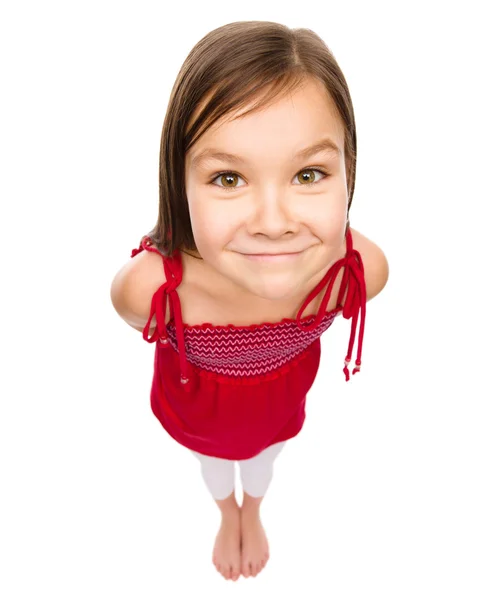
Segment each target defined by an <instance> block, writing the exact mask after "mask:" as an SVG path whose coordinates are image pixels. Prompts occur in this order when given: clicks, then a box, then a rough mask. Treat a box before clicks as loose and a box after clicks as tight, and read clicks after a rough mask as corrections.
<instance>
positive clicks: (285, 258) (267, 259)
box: [243, 250, 304, 262]
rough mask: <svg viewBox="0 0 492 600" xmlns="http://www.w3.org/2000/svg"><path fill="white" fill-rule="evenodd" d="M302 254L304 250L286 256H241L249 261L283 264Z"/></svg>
mask: <svg viewBox="0 0 492 600" xmlns="http://www.w3.org/2000/svg"><path fill="white" fill-rule="evenodd" d="M303 252H304V250H301V252H291V253H288V254H287V253H286V254H243V256H245V257H246V258H249V259H250V260H255V261H260V262H284V261H289V260H293V259H295V258H297V257H298V256H300V255H301V254H302V253H303Z"/></svg>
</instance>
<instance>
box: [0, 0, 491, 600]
mask: <svg viewBox="0 0 492 600" xmlns="http://www.w3.org/2000/svg"><path fill="white" fill-rule="evenodd" d="M11 6H15V8H12V7H10V8H8V9H7V8H2V9H1V12H0V23H1V24H0V50H1V87H2V92H1V96H0V102H1V105H2V106H1V111H0V120H1V134H0V144H1V181H0V185H1V190H0V193H1V216H0V228H1V231H0V233H1V236H2V237H1V239H2V258H1V261H2V263H1V278H2V286H1V287H2V290H3V291H2V294H1V302H2V307H1V314H2V316H3V321H2V337H1V344H2V346H1V351H2V363H1V365H2V369H1V370H2V375H1V378H0V385H1V390H0V396H1V415H0V456H1V459H0V460H1V463H0V467H1V473H0V477H1V483H0V484H1V488H2V491H1V496H0V502H1V511H0V519H1V522H0V526H1V531H0V552H1V557H0V564H1V572H2V574H1V577H0V596H1V597H2V598H3V599H5V600H17V599H21V598H22V599H29V600H31V599H34V598H41V597H42V598H45V597H46V598H48V597H49V598H51V599H52V600H55V599H56V600H58V599H63V600H65V599H67V598H70V599H71V600H78V599H84V600H85V599H87V598H91V599H93V600H103V599H104V600H107V599H108V598H118V599H121V600H123V599H136V598H143V599H145V600H153V599H160V598H163V597H164V598H172V599H173V600H181V599H183V600H184V599H188V598H192V597H195V594H199V595H200V597H201V598H209V597H210V598H214V599H222V598H224V599H225V598H227V599H229V598H231V597H234V598H251V597H254V598H258V599H271V598H274V597H287V598H291V597H293V598H294V597H300V595H302V597H306V598H316V599H317V598H333V599H334V600H348V599H354V600H355V599H356V600H361V599H366V598H378V599H379V600H383V599H391V600H394V599H398V600H406V599H412V600H413V599H415V598H419V599H422V600H424V599H425V600H435V599H441V598H442V599H444V598H446V600H448V599H453V600H454V599H465V598H466V599H468V598H473V599H474V600H490V598H492V580H491V567H492V542H491V537H492V517H491V510H490V507H491V506H492V489H491V457H492V442H491V436H490V431H491V425H492V422H491V421H492V419H491V408H490V401H491V399H492V394H491V385H490V359H491V352H490V346H489V340H490V336H491V319H490V306H491V296H490V293H489V289H490V274H491V258H492V257H491V251H490V243H491V239H490V238H491V235H490V226H489V224H488V220H489V217H490V214H491V213H490V203H491V200H492V197H491V191H490V189H491V188H490V183H489V180H490V163H491V161H490V159H491V153H490V141H489V140H490V134H491V119H490V112H489V111H490V106H491V101H492V98H491V96H490V93H489V92H488V90H489V89H490V58H491V47H490V45H487V38H489V39H490V35H489V34H490V30H489V28H488V26H487V20H486V18H485V14H484V10H483V9H484V7H485V3H482V2H466V3H462V4H458V3H444V2H425V3H424V2H412V3H411V4H408V5H407V6H404V5H403V4H402V3H390V2H388V3H383V2H369V3H366V2H360V3H357V2H350V1H346V2H340V3H333V2H327V1H322V2H320V1H314V2H310V3H309V4H307V5H305V6H304V5H303V6H300V5H299V4H298V3H292V4H288V3H279V4H276V3H265V2H262V3H255V2H253V3H251V2H248V3H246V6H245V7H244V8H243V7H242V6H240V4H238V3H230V2H206V3H203V4H197V5H196V6H193V7H192V6H191V5H189V4H186V3H177V4H176V3H165V2H142V1H139V2H138V3H137V2H133V3H130V2H109V1H103V0H99V1H98V2H87V1H86V2H79V3H76V2H58V3H56V2H39V3H38V2H36V3H35V2H30V3H29V2H16V3H15V4H14V3H12V4H11ZM240 20H265V21H267V20H271V21H277V22H281V23H283V24H285V25H288V26H289V27H307V28H310V29H312V30H314V31H315V32H316V33H317V34H318V35H320V36H321V37H322V38H323V39H324V41H325V42H326V43H327V45H328V46H329V48H330V49H331V50H332V51H333V53H334V54H335V57H336V59H337V61H338V62H339V64H340V66H341V68H342V70H343V72H344V74H345V76H346V78H347V81H348V84H349V87H350V91H351V95H352V99H353V103H354V107H355V114H356V123H357V137H358V168H357V178H356V190H355V196H354V200H353V204H352V209H351V214H350V217H351V225H352V226H353V227H354V228H355V229H357V230H358V231H360V232H362V233H363V234H364V235H366V236H367V237H369V238H370V239H372V240H374V241H375V242H376V243H377V244H378V245H379V246H380V247H381V248H382V249H383V250H384V252H385V254H386V256H387V258H388V261H389V264H390V278H389V281H388V284H387V286H386V288H385V289H384V291H383V293H381V294H380V295H379V296H378V297H377V298H376V299H374V300H372V301H371V302H370V303H369V304H368V307H367V321H366V331H365V337H364V351H363V366H362V371H361V372H360V373H359V374H357V375H356V376H354V377H352V378H351V381H350V382H349V383H346V382H345V378H344V376H343V373H342V367H343V358H344V356H345V352H346V349H347V344H348V339H349V333H350V322H349V321H347V320H344V319H342V318H340V319H337V321H336V322H335V324H334V326H333V328H332V329H330V330H329V331H328V332H327V333H326V334H325V335H324V336H323V338H322V348H323V354H322V361H321V365H320V369H319V375H318V378H317V380H316V382H315V384H314V385H313V387H312V389H311V391H310V393H309V396H308V406H307V420H306V424H305V427H304V429H303V430H302V432H301V434H300V435H299V436H298V437H297V438H295V439H293V440H291V441H289V442H288V443H287V445H286V447H285V449H284V450H283V452H282V453H281V454H280V456H279V458H278V459H277V462H276V463H275V464H276V466H275V476H274V479H273V482H272V484H271V487H270V490H269V491H268V494H267V496H266V498H265V500H264V502H263V505H262V518H263V523H264V525H265V529H266V531H267V534H268V537H269V542H270V553H271V559H270V561H269V563H268V564H267V566H266V568H265V569H264V571H263V572H262V573H260V574H259V576H258V577H256V578H249V579H244V578H240V579H239V580H238V581H237V582H232V581H225V580H224V579H223V578H222V577H221V576H220V575H219V574H218V573H217V572H216V570H215V567H214V566H213V565H212V561H211V554H212V547H213V542H214V538H215V534H216V532H217V529H218V526H219V523H220V513H219V511H218V509H217V507H216V505H215V503H214V502H213V500H212V498H211V496H210V495H209V493H208V491H207V490H206V488H205V485H204V483H203V480H202V479H201V475H200V471H199V463H198V461H197V460H196V459H195V458H194V457H193V456H192V455H191V453H190V452H189V451H188V450H187V449H185V448H183V447H181V446H179V445H178V444H177V443H176V442H174V440H172V439H171V438H170V437H169V436H168V435H167V434H166V432H165V431H164V430H163V429H162V427H161V425H160V424H159V422H158V421H157V419H156V418H155V417H154V416H153V414H152V412H151V409H150V400H149V393H150V384H151V378H152V370H153V355H154V346H153V345H150V344H147V343H146V342H145V341H144V340H143V339H142V336H141V334H139V333H138V332H137V331H135V330H134V329H132V328H130V327H129V326H128V325H126V324H125V323H124V321H122V320H121V319H120V317H119V316H118V315H117V313H116V312H115V310H114V309H113V306H112V304H111V300H110V285H111V281H112V279H113V277H114V275H115V273H116V272H117V271H118V270H119V269H120V268H121V267H122V266H123V264H125V262H126V261H127V260H130V254H131V250H132V249H133V248H135V247H137V246H138V243H139V240H140V238H141V236H142V235H143V234H144V233H147V232H148V231H149V230H150V229H151V228H152V227H153V225H154V224H155V221H156V219H157V206H158V177H157V169H158V160H159V140H160V134H161V128H162V123H163V120H164V116H165V112H166V107H167V103H168V99H169V94H170V91H171V88H172V85H173V83H174V80H175V77H176V75H177V73H178V71H179V68H180V66H181V64H182V62H183V61H184V59H185V57H186V56H187V54H188V53H189V51H190V50H191V48H192V47H193V46H194V45H195V44H196V43H197V42H198V41H199V40H200V39H201V38H202V37H203V36H204V35H206V34H207V33H208V32H209V31H211V30H212V29H215V28H216V27H219V26H221V25H224V24H226V23H228V22H232V21H240ZM240 498H241V495H239V499H240Z"/></svg>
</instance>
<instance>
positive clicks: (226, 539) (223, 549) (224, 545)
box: [212, 507, 241, 581]
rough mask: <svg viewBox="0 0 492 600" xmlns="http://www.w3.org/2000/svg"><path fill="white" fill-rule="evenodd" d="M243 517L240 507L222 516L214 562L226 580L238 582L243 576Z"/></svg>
mask: <svg viewBox="0 0 492 600" xmlns="http://www.w3.org/2000/svg"><path fill="white" fill-rule="evenodd" d="M240 544H241V516H240V509H239V507H238V508H237V510H233V511H230V513H228V514H227V515H223V516H222V523H221V525H220V529H219V532H218V533H217V537H216V538H215V546H214V551H213V556H212V562H213V563H214V565H215V568H216V569H217V571H218V572H219V573H220V574H221V575H223V577H224V578H225V579H232V580H233V581H236V580H237V579H238V578H239V575H240V574H241V547H240Z"/></svg>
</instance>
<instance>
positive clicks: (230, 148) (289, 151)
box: [187, 82, 344, 168]
mask: <svg viewBox="0 0 492 600" xmlns="http://www.w3.org/2000/svg"><path fill="white" fill-rule="evenodd" d="M252 105H253V103H250V104H249V105H247V106H245V107H243V108H241V109H240V110H238V111H235V112H231V113H229V114H227V115H224V117H222V119H220V120H219V121H218V122H217V123H215V124H214V125H213V126H212V127H210V128H209V129H208V130H207V131H206V132H205V133H204V134H203V135H202V137H201V138H200V139H199V140H198V142H197V143H196V144H195V145H194V146H193V147H192V148H191V149H190V150H189V152H187V162H188V163H189V165H190V166H191V168H198V167H199V166H200V164H202V162H203V161H205V160H207V161H208V160H210V159H212V158H216V159H221V160H227V161H232V162H237V163H240V162H242V163H247V162H250V161H248V160H247V159H248V157H250V160H251V162H252V161H254V157H255V156H257V157H258V160H261V158H262V157H264V156H268V155H269V153H272V152H273V153H275V155H276V156H277V155H278V156H280V155H282V156H285V157H286V159H288V160H296V159H297V158H299V159H300V158H304V157H306V158H307V157H308V156H309V155H312V154H314V153H315V151H323V152H325V153H328V154H331V155H332V156H334V157H336V158H342V157H343V146H344V127H343V122H342V120H341V119H340V116H339V114H338V111H337V109H336V106H335V104H334V102H333V100H332V99H331V97H330V95H329V94H328V92H327V91H326V89H325V88H324V86H322V85H321V84H319V82H308V83H307V84H304V85H302V86H301V87H300V88H297V89H296V90H294V92H293V93H289V94H286V95H284V96H283V97H280V98H277V99H275V100H274V101H273V102H272V103H270V105H267V106H266V107H262V108H261V109H260V110H253V111H252V112H250V113H249V114H246V115H244V116H243V114H244V113H245V112H247V111H248V110H249V109H250V108H251V107H252Z"/></svg>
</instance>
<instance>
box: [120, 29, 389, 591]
mask: <svg viewBox="0 0 492 600" xmlns="http://www.w3.org/2000/svg"><path fill="white" fill-rule="evenodd" d="M355 166H356V130H355V121H354V112H353V107H352V102H351V98H350V94H349V90H348V88H347V84H346V82H345V78H344V76H343V74H342V72H341V70H340V68H339V66H338V64H337V62H336V60H335V58H334V57H333V55H332V54H331V52H330V51H329V50H328V48H327V47H326V45H325V44H324V43H323V42H322V40H321V39H320V38H319V37H318V36H317V35H316V34H315V33H313V32H312V31H311V30H308V29H293V30H292V29H289V28H288V27H286V26H284V25H280V24H277V23H271V22H264V21H249V22H237V23H230V24H228V25H225V26H223V27H219V28H218V29H216V30H214V31H212V32H211V33H209V34H208V35H206V36H205V37H204V38H203V39H202V40H201V41H200V42H199V43H198V44H197V45H196V46H195V47H194V48H193V50H192V51H191V53H190V54H189V56H188V57H187V59H186V60H185V63H184V65H183V67H182V69H181V71H180V73H179V74H178V78H177V80H176V83H175V84H174V87H173V90H172V93H171V98H170V101H169V106H168V109H167V114H166V117H165V120H164V126H163V130H162V138H161V149H160V165H159V184H160V185H159V191H160V200H159V216H158V219H157V224H156V226H155V227H154V229H153V230H152V231H151V232H150V233H149V234H148V235H146V236H144V237H143V238H142V239H141V242H140V245H139V247H138V248H135V249H134V250H133V251H132V253H131V257H132V260H130V261H128V263H127V264H126V265H125V266H124V267H123V268H122V269H121V270H120V272H119V273H118V274H117V275H116V277H115V279H114V281H113V284H112V288H111V297H112V302H113V305H114V307H115V309H116V311H117V312H118V314H119V315H120V316H121V317H122V318H123V319H124V320H125V321H126V322H128V323H129V324H130V325H131V326H132V327H134V328H135V329H137V330H139V331H141V332H143V338H144V339H145V340H146V341H147V342H150V343H153V342H155V343H156V346H155V358H154V376H153V381H152V389H151V394H150V396H151V407H152V410H153V412H154V415H155V416H156V417H157V419H158V420H159V421H160V423H161V424H162V426H163V427H164V429H165V430H166V431H167V432H168V433H169V435H171V436H172V437H173V438H174V439H175V440H176V441H177V442H179V443H180V444H182V445H184V446H185V447H187V448H188V449H189V450H190V451H192V452H193V455H194V456H195V457H196V458H197V459H198V460H199V461H200V465H201V472H202V475H203V478H204V480H205V483H206V485H207V486H208V489H209V490H210V493H211V494H212V496H213V498H214V499H215V501H216V503H217V505H218V507H219V508H220V510H221V513H222V522H221V527H220V529H219V532H218V534H217V537H216V540H215V545H214V552H213V562H214V564H215V566H216V568H217V570H218V571H219V572H220V573H221V574H222V575H223V576H224V577H225V578H226V579H233V580H237V578H238V577H239V575H240V574H241V573H242V574H243V575H244V576H245V577H248V576H250V575H251V576H256V575H257V573H259V572H260V571H261V570H262V568H263V567H264V566H265V564H266V562H267V560H268V558H269V550H268V542H267V538H266V534H265V531H264V529H263V526H262V524H261V521H260V511H259V509H260V504H261V502H262V499H263V497H264V496H265V493H266V491H267V488H268V486H269V484H270V481H271V479H272V474H273V462H274V460H275V458H276V457H277V456H278V454H279V452H280V451H281V450H282V448H283V446H284V445H285V443H286V441H287V440H288V439H290V438H292V437H294V436H296V435H297V434H298V433H299V431H300V430H301V428H302V426H303V423H304V419H305V402H306V394H307V393H308V391H309V389H310V388H311V386H312V384H313V382H314V380H315V377H316V373H317V370H318V365H319V360H320V336H321V334H322V333H323V332H324V331H326V330H327V329H328V328H329V327H330V326H331V324H332V323H333V321H334V320H335V318H336V317H337V316H339V315H340V314H341V315H343V317H344V318H346V319H352V330H351V334H350V340H349V345H348V352H347V355H346V357H345V367H344V369H343V370H344V373H345V378H346V380H348V379H349V376H350V375H349V364H350V361H351V358H352V349H353V346H354V342H355V334H356V327H357V322H358V317H359V312H360V314H361V322H360V329H359V338H358V345H357V357H356V360H355V368H354V369H353V371H352V373H356V372H357V371H359V370H360V367H361V352H362V339H363V334H364V321H365V304H366V301H367V300H369V299H371V298H373V297H374V296H376V295H377V294H378V293H379V292H380V291H381V290H382V289H383V287H384V285H385V284H386V280H387V278H388V264H387V261H386V258H385V255H384V253H383V252H382V250H381V249H380V248H378V246H376V244H374V243H373V242H371V241H370V240H368V239H367V238H365V237H364V236H362V235H360V234H359V233H357V232H356V231H354V230H353V229H351V228H350V226H349V210H350V206H351V203H352V197H353V193H354V185H355ZM143 250H145V252H144V251H143ZM325 288H326V289H325ZM323 289H325V292H324V294H322V295H320V292H321V291H322V290H323ZM168 301H169V308H170V313H169V312H168V310H167V305H168ZM304 312H305V313H306V316H304V317H302V314H303V313H304ZM234 461H238V463H239V467H240V474H241V481H242V485H243V492H244V494H243V503H242V506H241V507H240V506H239V505H238V503H237V501H236V496H235V490H234V467H235V462H234Z"/></svg>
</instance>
